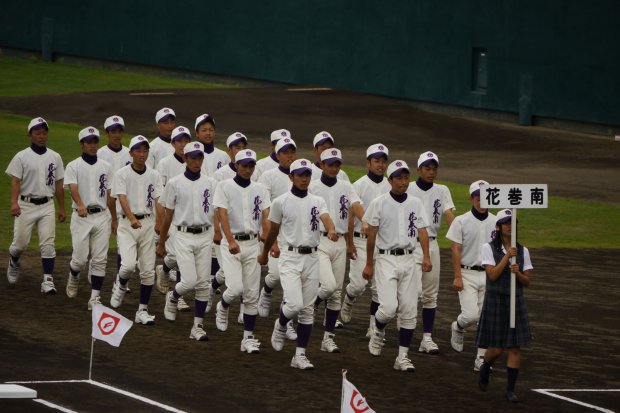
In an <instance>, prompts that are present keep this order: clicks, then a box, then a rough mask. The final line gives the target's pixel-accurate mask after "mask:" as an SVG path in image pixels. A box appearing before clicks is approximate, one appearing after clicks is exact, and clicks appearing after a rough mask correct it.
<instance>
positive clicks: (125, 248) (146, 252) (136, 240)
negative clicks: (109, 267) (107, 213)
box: [116, 215, 155, 285]
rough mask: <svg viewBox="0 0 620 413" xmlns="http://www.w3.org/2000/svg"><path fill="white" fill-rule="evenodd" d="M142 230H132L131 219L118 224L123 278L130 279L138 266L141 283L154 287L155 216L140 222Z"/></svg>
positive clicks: (125, 219) (123, 219)
mask: <svg viewBox="0 0 620 413" xmlns="http://www.w3.org/2000/svg"><path fill="white" fill-rule="evenodd" d="M140 223H141V224H142V227H141V228H132V227H131V222H129V219H127V218H122V219H121V221H120V222H119V223H118V231H117V237H116V240H117V243H118V250H119V251H120V254H121V269H120V270H119V275H120V276H121V278H125V279H129V277H131V275H132V274H133V272H134V270H135V268H136V264H138V265H139V267H138V268H139V269H140V283H141V284H144V285H153V282H154V281H155V238H154V237H153V234H154V233H155V220H154V219H153V215H151V216H148V217H145V218H144V219H141V220H140Z"/></svg>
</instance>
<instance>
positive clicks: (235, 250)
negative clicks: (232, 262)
mask: <svg viewBox="0 0 620 413" xmlns="http://www.w3.org/2000/svg"><path fill="white" fill-rule="evenodd" d="M228 252H230V253H231V254H232V255H235V254H239V253H240V252H241V247H239V244H238V243H237V241H236V240H234V239H233V240H232V241H231V242H229V243H228Z"/></svg>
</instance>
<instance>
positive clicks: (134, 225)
mask: <svg viewBox="0 0 620 413" xmlns="http://www.w3.org/2000/svg"><path fill="white" fill-rule="evenodd" d="M118 202H120V204H121V208H122V209H123V214H125V216H126V217H127V219H128V220H129V222H130V223H131V227H132V228H134V229H136V228H141V227H142V224H141V223H140V221H138V219H137V218H136V216H135V215H134V214H133V212H131V208H129V202H127V195H125V194H118Z"/></svg>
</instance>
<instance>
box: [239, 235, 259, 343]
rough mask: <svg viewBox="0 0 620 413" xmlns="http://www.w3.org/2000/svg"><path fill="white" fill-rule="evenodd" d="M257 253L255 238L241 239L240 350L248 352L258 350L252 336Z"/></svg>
mask: <svg viewBox="0 0 620 413" xmlns="http://www.w3.org/2000/svg"><path fill="white" fill-rule="evenodd" d="M259 253H260V245H259V243H258V242H257V241H256V240H249V241H241V254H242V265H243V303H244V307H243V340H242V341H241V351H245V352H247V353H250V354H252V353H258V352H259V351H260V342H259V341H258V340H257V339H256V338H255V337H254V327H255V325H256V317H257V316H258V295H259V289H260V264H259V263H258V261H257V260H256V257H258V254H259Z"/></svg>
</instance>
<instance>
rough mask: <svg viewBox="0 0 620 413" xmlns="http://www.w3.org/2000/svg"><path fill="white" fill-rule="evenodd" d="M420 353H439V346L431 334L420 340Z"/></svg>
mask: <svg viewBox="0 0 620 413" xmlns="http://www.w3.org/2000/svg"><path fill="white" fill-rule="evenodd" d="M418 351H419V352H420V353H426V354H439V346H438V345H437V344H436V343H435V342H434V341H433V339H432V338H431V337H430V336H427V337H422V341H420V348H419V349H418Z"/></svg>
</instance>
